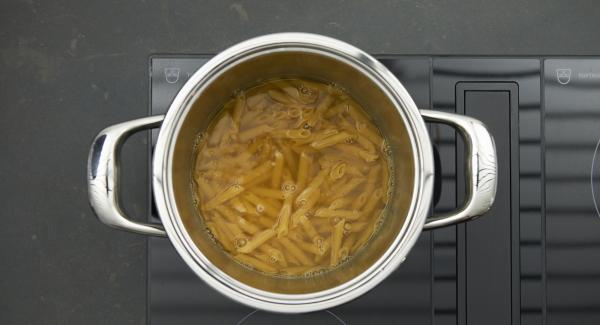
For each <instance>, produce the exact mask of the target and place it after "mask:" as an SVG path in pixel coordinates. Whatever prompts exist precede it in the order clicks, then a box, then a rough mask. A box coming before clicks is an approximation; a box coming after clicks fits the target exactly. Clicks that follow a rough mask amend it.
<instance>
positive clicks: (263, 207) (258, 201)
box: [244, 193, 278, 218]
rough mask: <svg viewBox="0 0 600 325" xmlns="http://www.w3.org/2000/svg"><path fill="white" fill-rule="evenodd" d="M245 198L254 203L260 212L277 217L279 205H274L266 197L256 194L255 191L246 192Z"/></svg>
mask: <svg viewBox="0 0 600 325" xmlns="http://www.w3.org/2000/svg"><path fill="white" fill-rule="evenodd" d="M244 198H245V199H246V200H248V202H250V203H252V204H254V206H255V207H256V208H255V210H256V212H258V213H259V214H265V215H267V216H269V217H272V218H275V217H277V212H278V209H277V207H275V206H273V205H272V204H271V203H268V202H267V201H266V200H265V199H262V198H260V197H258V196H256V195H255V194H254V193H246V195H245V196H244Z"/></svg>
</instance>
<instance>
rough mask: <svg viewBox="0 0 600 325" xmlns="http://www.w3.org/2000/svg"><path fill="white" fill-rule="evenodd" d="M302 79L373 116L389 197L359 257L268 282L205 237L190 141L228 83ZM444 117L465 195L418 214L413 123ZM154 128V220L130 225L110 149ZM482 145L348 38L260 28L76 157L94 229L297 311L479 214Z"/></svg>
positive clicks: (421, 201)
mask: <svg viewBox="0 0 600 325" xmlns="http://www.w3.org/2000/svg"><path fill="white" fill-rule="evenodd" d="M282 77H306V78H312V79H318V80H324V81H328V82H334V83H336V84H339V85H341V86H342V87H343V88H345V89H346V90H347V91H348V92H349V93H350V94H351V95H352V96H353V97H354V98H355V99H356V100H357V101H358V102H359V103H361V105H362V106H363V107H364V108H365V110H366V111H367V112H368V113H369V115H370V116H371V117H373V119H374V120H375V123H376V124H377V125H378V127H379V128H380V130H381V131H382V133H383V135H384V136H385V137H386V139H387V142H388V144H389V146H390V148H391V152H392V161H393V165H394V173H393V176H392V177H393V184H394V186H393V192H392V196H391V198H390V202H389V203H388V206H387V207H386V209H385V213H386V216H385V218H384V219H383V220H384V221H383V225H382V227H380V230H379V231H378V232H377V233H376V234H375V236H374V238H373V239H372V240H371V241H370V243H369V244H368V246H367V247H366V248H365V249H364V250H362V253H361V254H358V255H357V256H355V257H353V259H352V260H351V262H350V263H345V264H344V265H343V266H341V267H339V268H338V269H336V270H334V271H331V272H327V273H324V274H323V275H318V276H315V277H306V278H278V277H273V276H268V275H265V274H262V273H259V272H256V271H253V270H250V269H248V268H245V267H243V266H241V265H239V264H237V263H233V262H232V260H231V259H230V258H229V257H228V256H227V255H226V254H225V253H224V252H223V251H222V250H221V249H220V248H219V247H218V246H217V245H215V244H214V242H213V241H211V240H210V239H209V238H208V236H207V235H206V232H205V231H204V229H205V227H204V226H203V224H202V221H201V218H199V216H198V211H197V209H196V208H195V206H194V204H193V193H192V187H191V179H192V178H191V177H192V176H191V175H192V167H193V166H192V160H193V159H192V154H193V147H194V146H193V143H194V140H195V138H196V135H197V134H198V133H199V132H201V131H203V130H204V129H205V128H206V127H207V125H208V123H209V122H210V120H211V119H212V118H213V117H214V116H215V114H216V113H217V111H218V109H219V107H221V105H222V103H224V102H225V101H226V100H227V99H228V98H229V97H230V96H231V94H232V93H233V91H235V90H236V89H244V88H247V87H249V86H252V85H254V84H256V83H257V82H259V81H260V80H268V79H272V78H282ZM426 120H428V121H431V122H437V123H444V124H448V125H450V126H452V127H454V128H456V130H457V131H458V132H459V133H460V134H461V135H462V136H463V138H464V140H465V144H466V147H467V155H468V157H467V159H466V161H467V164H466V166H465V168H466V170H467V172H466V175H467V180H466V182H467V195H466V197H467V199H466V201H465V203H464V205H463V206H462V207H461V208H459V209H458V210H457V211H454V212H452V213H449V214H446V215H441V216H434V217H428V214H429V212H430V203H431V200H432V196H433V177H434V161H433V153H432V147H431V142H430V139H429V135H428V133H427V129H426V127H425V121H426ZM149 128H160V133H159V136H158V140H157V143H156V146H155V152H154V158H153V166H152V186H153V191H154V197H155V200H156V202H155V203H156V206H157V209H158V213H159V216H160V218H161V221H162V225H156V224H146V223H140V222H135V221H132V220H130V219H129V218H128V217H127V216H126V215H125V214H124V213H123V211H122V210H121V208H120V207H119V199H118V193H119V177H118V176H119V175H118V172H119V163H118V157H119V151H120V148H121V145H122V143H123V142H124V141H125V139H126V138H127V137H128V136H129V135H131V134H132V133H134V132H137V131H140V130H145V129H149ZM496 173H497V168H496V151H495V147H494V141H493V139H492V137H491V135H490V134H489V132H488V131H487V130H486V128H485V126H484V125H483V124H482V123H481V122H479V121H478V120H475V119H472V118H469V117H466V116H459V115H454V114H448V113H442V112H436V111H428V110H419V109H418V108H417V107H416V106H415V104H414V102H413V100H412V99H411V97H410V95H409V94H408V93H407V91H406V90H405V89H404V87H403V86H402V84H401V83H400V82H399V81H398V80H397V79H396V78H395V77H394V76H393V75H392V73H391V72H390V71H388V70H387V69H386V68H385V67H384V66H383V65H382V64H381V63H379V62H378V61H377V60H375V59H374V58H372V57H371V56H369V55H368V54H366V53H365V52H363V51H361V50H360V49H358V48H356V47H353V46H351V45H349V44H346V43H344V42H341V41H339V40H335V39H332V38H329V37H324V36H320V35H314V34H302V33H283V34H272V35H266V36H262V37H258V38H254V39H250V40H248V41H245V42H242V43H239V44H237V45H235V46H233V47H231V48H229V49H227V50H225V51H223V52H222V53H220V54H219V55H217V56H215V57H214V58H213V59H211V60H210V61H209V62H208V63H206V64H205V65H204V66H203V67H202V68H200V69H199V70H198V71H197V72H196V73H195V74H194V75H193V76H192V77H191V78H190V79H189V80H188V82H187V83H186V84H185V86H184V87H183V88H182V90H181V91H180V92H179V94H178V95H177V96H176V98H175V100H174V101H173V103H172V104H171V106H170V108H169V111H168V113H167V114H166V115H165V116H151V117H145V118H140V119H137V120H133V121H128V122H124V123H121V124H117V125H113V126H110V127H108V128H106V129H104V130H103V131H101V132H100V133H99V135H98V136H97V137H96V139H95V140H94V143H93V145H92V148H91V151H90V156H89V161H88V182H89V198H90V203H91V205H92V208H93V209H94V211H95V213H96V214H97V216H98V218H99V219H100V220H101V221H102V222H103V223H105V224H107V225H109V226H111V227H114V228H118V229H122V230H127V231H131V232H136V233H140V234H145V235H154V236H167V237H168V238H169V239H170V240H171V242H172V244H173V245H174V247H175V248H176V250H177V251H178V252H179V254H180V255H181V257H182V258H183V260H184V261H185V262H186V263H187V264H188V266H189V267H190V268H191V269H192V270H193V271H194V272H195V273H196V274H197V275H198V277H199V278H201V279H202V280H204V281H205V282H206V283H208V284H209V285H210V286H212V287H213V288H214V289H216V290H218V291H220V292H221V293H223V294H224V295H226V296H228V297H230V298H232V299H234V300H236V301H238V302H241V303H243V304H246V305H250V306H252V307H254V308H258V309H263V310H268V311H274V312H284V313H298V312H310V311H316V310H320V309H326V308H331V307H333V306H336V305H339V304H342V303H345V302H348V301H350V300H352V299H354V298H356V297H358V296H360V295H362V294H364V293H365V292H367V291H368V290H369V289H371V288H373V287H374V286H376V285H377V284H378V283H380V282H381V281H383V280H384V279H385V278H386V277H387V276H388V275H389V274H390V273H391V272H393V271H394V270H395V269H396V268H397V267H398V266H399V265H400V264H401V263H402V262H403V261H404V259H405V258H406V256H407V254H408V252H409V251H410V249H411V248H412V246H413V245H414V243H415V241H416V240H417V238H418V237H419V234H420V233H421V231H422V230H423V229H433V228H437V227H442V226H446V225H451V224H455V223H458V222H463V221H467V220H469V219H472V218H475V217H477V216H480V215H482V214H484V213H485V212H486V211H487V210H488V209H489V208H490V206H491V205H492V203H493V201H494V197H495V193H496Z"/></svg>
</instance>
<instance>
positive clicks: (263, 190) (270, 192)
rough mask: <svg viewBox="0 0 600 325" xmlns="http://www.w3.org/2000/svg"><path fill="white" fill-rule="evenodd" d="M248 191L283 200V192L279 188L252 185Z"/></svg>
mask: <svg viewBox="0 0 600 325" xmlns="http://www.w3.org/2000/svg"><path fill="white" fill-rule="evenodd" d="M250 192H252V193H254V194H256V195H258V196H260V197H264V198H270V199H275V200H284V199H285V196H286V195H285V194H284V193H283V191H281V189H273V188H268V187H254V188H252V189H251V190H250Z"/></svg>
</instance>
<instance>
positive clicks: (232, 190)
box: [204, 184, 245, 210]
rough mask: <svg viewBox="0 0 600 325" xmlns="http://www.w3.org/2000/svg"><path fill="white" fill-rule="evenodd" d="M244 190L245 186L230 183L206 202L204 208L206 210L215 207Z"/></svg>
mask: <svg viewBox="0 0 600 325" xmlns="http://www.w3.org/2000/svg"><path fill="white" fill-rule="evenodd" d="M244 190H245V188H244V187H243V186H241V185H237V184H236V185H232V186H230V187H228V188H227V189H225V190H224V191H223V192H221V193H219V194H217V195H216V196H215V197H214V198H212V199H211V200H210V201H208V202H206V204H205V205H204V208H205V209H207V210H211V209H213V208H215V207H216V206H217V205H219V204H222V203H224V202H227V200H229V199H231V198H233V197H235V196H237V195H239V194H240V193H242V192H243V191H244Z"/></svg>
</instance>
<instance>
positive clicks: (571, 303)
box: [148, 56, 600, 325]
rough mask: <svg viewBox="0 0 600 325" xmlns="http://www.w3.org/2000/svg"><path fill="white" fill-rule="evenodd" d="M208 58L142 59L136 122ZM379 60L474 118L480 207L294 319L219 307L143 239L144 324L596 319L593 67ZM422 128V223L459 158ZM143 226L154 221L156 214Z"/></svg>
mask: <svg viewBox="0 0 600 325" xmlns="http://www.w3.org/2000/svg"><path fill="white" fill-rule="evenodd" d="M208 59H209V57H204V56H156V57H153V58H151V61H150V86H151V87H150V110H149V114H151V115H155V114H164V113H165V112H166V111H167V110H168V107H169V105H170V103H171V101H172V100H173V98H174V96H175V95H176V94H177V92H178V91H179V89H180V88H181V87H182V86H183V84H184V83H185V82H186V81H187V79H188V78H189V77H190V76H191V75H192V74H193V73H194V72H195V71H196V70H197V69H198V68H199V67H200V66H202V65H203V64H204V63H205V62H206V61H207V60H208ZM379 59H380V61H381V62H382V63H383V64H384V65H386V66H387V67H388V68H389V69H390V70H391V71H392V72H393V73H394V74H395V75H396V76H397V77H398V79H399V80H400V81H401V82H402V83H403V85H404V86H405V87H406V88H407V90H408V92H409V93H410V94H411V96H412V98H413V100H414V101H415V102H416V104H417V106H418V107H420V108H423V109H434V110H441V111H446V112H452V113H457V114H465V115H468V116H472V117H475V118H477V119H480V120H482V121H483V122H484V123H486V125H487V126H488V128H489V129H490V131H491V133H492V134H493V136H494V138H495V143H496V149H497V154H498V168H499V169H498V191H497V196H496V201H495V204H494V206H493V208H492V209H491V210H490V211H489V212H488V213H487V214H486V215H485V216H484V217H481V218H479V219H477V220H474V221H471V222H468V223H465V224H461V225H458V226H451V227H447V228H444V229H439V230H435V231H424V232H423V233H422V235H421V237H420V239H419V241H418V243H417V244H416V246H415V247H414V248H413V250H412V251H411V253H410V254H409V256H408V258H407V260H406V261H405V262H404V263H403V264H402V265H401V266H400V268H399V269H398V270H397V271H395V273H394V274H393V275H392V276H390V277H389V278H388V279H387V280H385V281H384V282H383V283H382V284H380V285H379V286H377V287H376V288H375V289H373V290H372V291H371V292H369V293H368V294H366V295H364V296H362V297H360V298H358V299H357V300H354V301H352V302H350V303H348V304H346V305H344V306H340V307H337V308H334V309H332V310H327V311H322V312H318V313H312V314H305V315H276V314H269V313H265V312H262V311H256V310H253V309H251V308H248V307H245V306H242V305H239V304H237V303H234V302H232V301H229V300H228V299H227V298H225V297H224V296H222V295H221V294H219V293H218V292H216V291H214V290H213V289H211V288H209V287H208V286H207V285H206V284H204V283H203V282H202V281H201V280H200V279H199V278H197V277H196V276H195V275H194V273H192V271H190V270H189V269H188V268H187V266H186V265H185V264H184V262H183V261H182V260H181V258H180V257H179V255H177V253H176V252H175V250H174V248H173V247H172V246H171V244H170V242H169V240H168V239H162V238H150V239H149V243H148V247H149V250H148V251H149V253H148V254H149V258H148V319H149V321H150V324H153V325H157V324H174V323H176V324H217V323H218V324H262V323H269V324H276V323H284V322H285V323H286V324H304V323H306V322H308V321H310V322H311V324H367V323H369V324H373V323H375V324H398V323H406V324H457V325H458V324H524V325H528V324H543V323H546V324H565V323H577V324H600V296H599V295H598V293H600V211H599V204H600V153H598V151H599V148H598V147H599V145H600V59H597V58H585V57H581V58H579V57H571V58H540V57H518V58H517V57H514V58H513V57H497V58H492V57H426V56H410V57H405V56H396V57H380V58H379ZM428 127H429V130H430V136H431V138H432V142H433V143H434V147H435V148H434V150H435V152H436V155H437V156H438V157H439V164H437V165H438V166H437V167H438V168H439V170H438V171H437V173H436V193H437V194H436V200H435V205H434V206H432V213H433V214H435V213H440V212H444V211H450V210H453V209H455V208H456V206H457V205H460V204H461V202H462V201H463V199H464V192H465V186H464V179H465V174H464V173H465V171H464V168H463V166H464V150H465V149H464V144H463V143H462V140H461V138H460V137H458V136H457V135H456V134H455V132H454V130H453V129H451V128H449V127H447V126H443V125H438V124H428ZM157 134H158V131H157V130H154V131H153V132H152V138H153V140H155V139H156V136H157ZM149 157H151V148H149ZM149 161H150V159H149ZM149 196H151V191H150V190H149ZM150 201H151V200H150ZM152 211H155V210H154V209H153V210H152ZM149 218H150V219H151V220H152V221H154V222H159V221H160V220H159V219H158V218H157V216H156V213H155V212H154V213H153V215H151V216H149Z"/></svg>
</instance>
